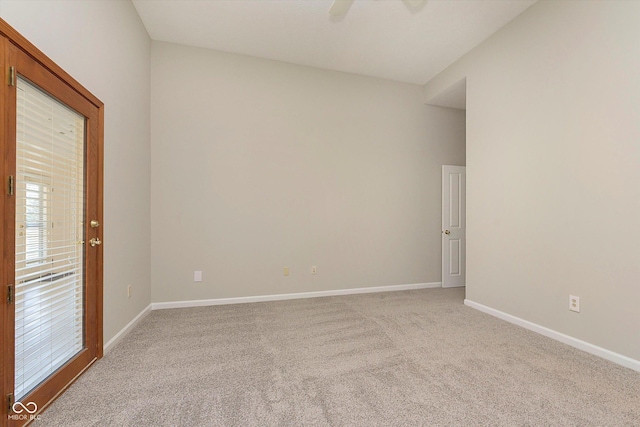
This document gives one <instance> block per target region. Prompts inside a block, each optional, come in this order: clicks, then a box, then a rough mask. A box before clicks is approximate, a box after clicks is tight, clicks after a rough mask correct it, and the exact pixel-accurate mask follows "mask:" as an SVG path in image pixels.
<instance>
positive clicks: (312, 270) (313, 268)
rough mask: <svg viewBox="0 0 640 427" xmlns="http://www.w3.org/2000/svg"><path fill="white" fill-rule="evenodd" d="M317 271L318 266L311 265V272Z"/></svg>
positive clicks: (315, 272)
mask: <svg viewBox="0 0 640 427" xmlns="http://www.w3.org/2000/svg"><path fill="white" fill-rule="evenodd" d="M317 273H318V267H316V266H315V265H312V266H311V274H317Z"/></svg>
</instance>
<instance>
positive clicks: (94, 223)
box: [89, 219, 100, 228]
mask: <svg viewBox="0 0 640 427" xmlns="http://www.w3.org/2000/svg"><path fill="white" fill-rule="evenodd" d="M89 225H90V226H91V228H98V227H100V223H99V222H98V221H96V220H95V219H92V220H91V222H90V223H89Z"/></svg>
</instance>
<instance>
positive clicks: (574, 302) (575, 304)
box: [569, 295, 580, 313]
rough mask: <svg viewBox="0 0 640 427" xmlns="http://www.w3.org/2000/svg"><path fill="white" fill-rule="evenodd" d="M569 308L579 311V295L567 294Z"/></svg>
mask: <svg viewBox="0 0 640 427" xmlns="http://www.w3.org/2000/svg"><path fill="white" fill-rule="evenodd" d="M569 310H571V311H575V312H576V313H580V297H577V296H575V295H569Z"/></svg>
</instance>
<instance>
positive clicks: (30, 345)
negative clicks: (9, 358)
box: [15, 78, 85, 400]
mask: <svg viewBox="0 0 640 427" xmlns="http://www.w3.org/2000/svg"><path fill="white" fill-rule="evenodd" d="M16 136H17V137H16V157H17V159H16V193H15V194H16V252H15V253H16V272H15V275H16V277H15V310H16V313H15V325H16V329H15V398H16V400H19V399H20V398H22V397H24V396H25V395H27V394H28V393H29V392H30V391H31V390H33V389H34V388H35V387H36V386H37V385H38V384H40V383H41V382H42V381H44V380H45V379H47V378H48V377H49V376H50V375H51V374H53V373H54V372H55V371H56V370H57V369H58V368H60V367H61V366H62V365H64V364H65V363H66V362H67V361H68V360H69V359H71V358H72V357H73V356H74V355H75V354H77V353H78V352H79V351H80V350H82V348H83V347H84V333H83V332H84V331H83V324H84V322H83V320H84V319H83V317H84V310H83V304H84V295H83V290H84V286H83V284H84V268H83V266H84V251H83V244H82V241H83V239H84V237H83V222H84V147H85V118H84V117H83V116H82V115H80V114H78V113H77V112H75V111H73V110H71V109H70V108H68V107H67V106H65V105H64V104H61V103H60V102H59V101H57V100H56V99H54V98H53V97H51V96H49V95H48V94H47V93H45V92H43V91H42V90H40V89H39V88H38V87H36V86H35V85H33V84H31V83H30V82H28V81H27V80H25V79H22V78H19V79H18V84H17V132H16Z"/></svg>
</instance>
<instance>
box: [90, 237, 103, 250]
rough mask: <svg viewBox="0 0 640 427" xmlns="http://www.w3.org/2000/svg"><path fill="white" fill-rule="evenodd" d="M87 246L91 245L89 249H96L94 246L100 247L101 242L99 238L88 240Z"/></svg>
mask: <svg viewBox="0 0 640 427" xmlns="http://www.w3.org/2000/svg"><path fill="white" fill-rule="evenodd" d="M89 244H90V245H91V247H92V248H93V247H96V246H100V245H101V244H102V240H100V238H99V237H94V238H93V239H91V240H89Z"/></svg>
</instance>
